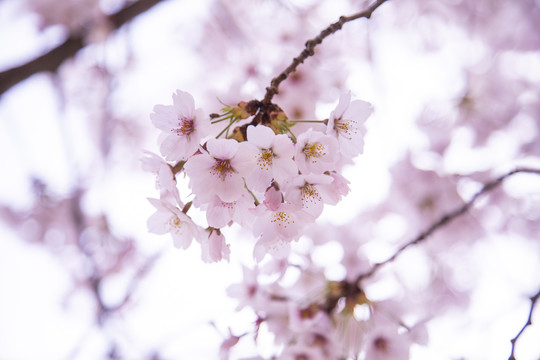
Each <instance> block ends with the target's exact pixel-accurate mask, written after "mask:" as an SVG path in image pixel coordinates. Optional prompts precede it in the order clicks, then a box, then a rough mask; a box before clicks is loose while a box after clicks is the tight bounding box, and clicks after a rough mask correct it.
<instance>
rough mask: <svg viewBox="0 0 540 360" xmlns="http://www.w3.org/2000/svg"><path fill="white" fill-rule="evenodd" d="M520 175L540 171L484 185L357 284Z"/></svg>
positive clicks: (377, 264)
mask: <svg viewBox="0 0 540 360" xmlns="http://www.w3.org/2000/svg"><path fill="white" fill-rule="evenodd" d="M518 173H529V174H536V175H540V169H529V168H517V169H514V170H512V171H509V172H507V173H506V174H504V175H501V176H499V177H498V178H496V179H494V180H492V181H490V182H488V183H486V184H484V186H483V187H482V189H480V191H478V192H477V193H476V194H474V196H473V197H472V198H471V199H470V200H469V201H467V202H466V203H464V204H463V205H462V206H460V207H458V208H457V209H455V210H453V211H451V212H449V213H447V214H445V215H443V216H442V217H441V218H440V219H439V220H438V221H436V222H435V223H433V224H432V225H431V226H430V227H429V228H428V229H427V230H425V231H424V232H422V233H420V234H419V235H418V236H417V237H415V238H414V239H412V240H411V241H409V242H408V243H406V244H405V245H403V246H401V247H400V248H399V249H398V250H397V251H396V252H395V253H394V254H393V255H392V256H391V257H389V258H388V259H386V260H384V261H381V262H379V263H375V264H373V266H372V267H371V269H370V270H369V271H368V272H366V273H364V274H361V275H359V276H358V277H357V278H356V284H359V283H360V281H362V280H363V279H366V278H369V277H371V276H373V275H374V274H375V273H376V272H377V271H378V270H379V269H380V268H381V267H382V266H384V265H386V264H388V263H390V262H392V261H394V260H395V259H396V258H397V257H398V256H399V255H400V254H401V253H402V252H403V251H405V249H407V248H408V247H410V246H412V245H416V244H418V243H420V242H422V241H424V240H426V239H427V238H428V237H430V236H431V235H432V234H433V233H434V232H435V231H437V230H439V229H440V228H442V227H443V226H445V225H446V224H448V223H450V222H451V221H452V220H454V219H456V218H458V217H459V216H461V215H463V214H465V213H466V212H467V211H468V210H469V209H470V208H471V207H472V206H473V205H474V203H475V202H476V200H478V198H479V197H480V196H482V195H483V194H486V193H488V192H490V191H492V190H493V189H495V188H497V187H498V186H499V185H501V184H502V183H503V181H504V180H505V179H507V178H509V177H510V176H512V175H515V174H518Z"/></svg>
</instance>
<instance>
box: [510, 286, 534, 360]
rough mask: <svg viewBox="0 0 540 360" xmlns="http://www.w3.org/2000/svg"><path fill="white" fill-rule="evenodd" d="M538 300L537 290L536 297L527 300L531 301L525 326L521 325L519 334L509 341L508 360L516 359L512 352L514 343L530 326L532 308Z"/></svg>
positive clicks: (514, 346)
mask: <svg viewBox="0 0 540 360" xmlns="http://www.w3.org/2000/svg"><path fill="white" fill-rule="evenodd" d="M538 298H540V290H538V292H537V293H536V295H534V296H532V297H530V298H529V299H530V300H531V308H530V309H529V317H528V318H527V322H526V323H525V325H523V327H522V328H521V330H519V332H518V333H517V335H516V337H515V338H513V339H512V340H510V342H511V343H512V352H511V353H510V357H509V358H508V360H516V357H515V356H514V350H515V348H516V341H517V340H518V339H519V337H520V336H521V334H523V332H524V331H525V329H526V328H527V326H529V325H532V314H533V311H534V306H535V305H536V301H537V300H538Z"/></svg>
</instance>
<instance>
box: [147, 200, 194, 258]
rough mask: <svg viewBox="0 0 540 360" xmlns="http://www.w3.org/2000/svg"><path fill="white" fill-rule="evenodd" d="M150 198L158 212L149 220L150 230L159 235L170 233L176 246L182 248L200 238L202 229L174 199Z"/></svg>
mask: <svg viewBox="0 0 540 360" xmlns="http://www.w3.org/2000/svg"><path fill="white" fill-rule="evenodd" d="M148 200H149V201H150V203H151V204H152V205H153V206H154V207H155V208H156V212H155V213H154V214H153V215H151V216H150V217H149V218H148V221H147V226H148V230H149V231H150V232H152V233H155V234H158V235H162V234H167V233H170V234H171V236H172V238H173V241H174V246H176V247H178V248H182V249H187V248H188V247H189V245H191V242H192V240H193V239H194V238H196V239H199V238H200V236H201V232H202V229H201V228H199V227H198V226H197V225H196V224H195V223H194V222H193V221H192V220H191V218H190V217H189V216H187V215H186V214H184V213H183V212H182V210H180V209H179V208H178V207H177V206H176V205H175V204H174V200H173V199H171V198H169V197H165V198H161V199H151V198H149V199H148Z"/></svg>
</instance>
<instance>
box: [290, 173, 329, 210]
mask: <svg viewBox="0 0 540 360" xmlns="http://www.w3.org/2000/svg"><path fill="white" fill-rule="evenodd" d="M332 181H333V178H332V177H331V176H328V175H324V174H321V175H315V174H310V175H298V176H296V177H294V178H293V179H292V180H291V181H290V182H288V183H287V185H286V187H285V200H287V201H288V202H290V203H292V204H298V205H300V206H302V209H303V210H304V211H306V212H307V213H308V214H310V215H312V216H314V217H318V216H319V215H321V213H322V211H323V208H324V203H325V199H326V198H327V196H326V192H325V189H324V187H325V185H326V186H328V185H329V184H331V183H332Z"/></svg>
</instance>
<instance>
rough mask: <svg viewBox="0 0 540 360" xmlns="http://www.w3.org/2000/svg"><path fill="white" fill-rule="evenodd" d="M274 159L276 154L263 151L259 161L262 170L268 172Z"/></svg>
mask: <svg viewBox="0 0 540 360" xmlns="http://www.w3.org/2000/svg"><path fill="white" fill-rule="evenodd" d="M274 157H275V154H274V153H273V152H272V150H268V149H263V150H262V152H261V153H260V154H259V158H258V159H257V165H258V166H259V167H260V168H261V170H267V171H268V170H270V167H271V166H272V163H273V160H274Z"/></svg>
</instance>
